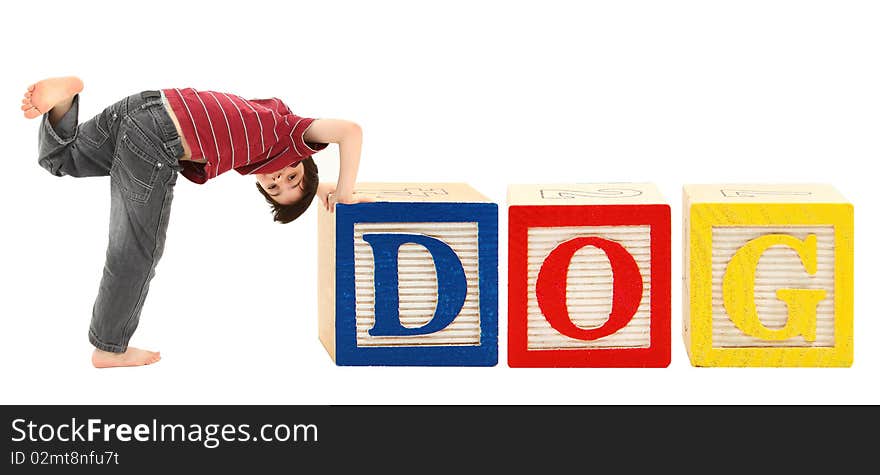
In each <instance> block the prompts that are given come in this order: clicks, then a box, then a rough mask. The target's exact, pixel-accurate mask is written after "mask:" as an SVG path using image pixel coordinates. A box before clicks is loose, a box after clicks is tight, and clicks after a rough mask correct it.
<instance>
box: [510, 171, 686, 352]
mask: <svg viewBox="0 0 880 475" xmlns="http://www.w3.org/2000/svg"><path fill="white" fill-rule="evenodd" d="M507 201H508V205H509V210H508V212H509V215H508V232H509V241H508V254H509V256H508V364H509V366H511V367H666V366H668V365H669V361H670V340H671V336H670V334H671V328H670V318H671V317H670V301H671V295H670V286H671V269H670V261H671V257H670V238H671V232H670V231H671V228H670V206H669V204H667V203H665V202H664V199H663V197H662V196H661V195H660V193H659V191H658V190H657V188H656V187H655V186H654V185H652V184H648V183H615V184H571V185H510V186H509V187H508V197H507Z"/></svg>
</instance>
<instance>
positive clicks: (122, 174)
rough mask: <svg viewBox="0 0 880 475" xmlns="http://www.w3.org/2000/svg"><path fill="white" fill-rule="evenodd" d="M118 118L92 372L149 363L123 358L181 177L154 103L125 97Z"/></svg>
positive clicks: (172, 139)
mask: <svg viewBox="0 0 880 475" xmlns="http://www.w3.org/2000/svg"><path fill="white" fill-rule="evenodd" d="M117 114H118V115H119V119H118V120H119V126H118V131H117V134H118V135H117V137H116V142H117V144H118V145H117V146H116V150H115V152H114V155H113V160H112V162H113V163H112V167H111V169H110V193H111V202H110V234H109V240H108V247H107V255H106V261H105V264H104V274H103V277H102V279H101V284H100V288H99V291H98V297H97V298H96V299H95V305H94V307H93V311H92V322H91V325H90V328H89V341H90V342H91V343H92V345H94V346H95V348H97V349H98V350H100V351H99V352H96V355H95V357H94V358H93V362H94V363H95V365H96V366H130V365H137V364H148V363H150V362H153V361H152V360H151V358H150V355H134V356H136V358H134V361H130V360H131V358H129V359H128V360H126V359H125V356H124V355H125V354H126V353H128V352H127V350H129V348H128V341H129V339H130V338H131V336H132V334H133V333H134V331H135V329H136V328H137V326H138V322H139V319H140V314H141V309H142V306H143V303H144V299H145V298H146V295H147V292H148V290H149V286H150V281H151V280H152V278H153V276H154V275H155V270H156V265H157V264H158V262H159V259H160V258H161V257H162V254H163V251H164V248H165V234H166V230H167V228H168V220H169V217H170V212H171V202H172V199H173V197H174V185H175V183H176V181H177V172H178V170H179V169H180V167H179V165H178V164H177V158H178V157H179V156H180V155H181V154H182V148H180V145H179V143H180V141H179V138H178V137H177V133H176V131H175V129H174V125H173V123H172V122H171V119H170V117H168V114H167V112H166V111H165V109H164V106H163V105H162V102H161V98H160V97H159V96H155V97H154V96H153V95H151V94H148V93H143V94H137V95H134V96H130V97H129V98H127V99H126V100H124V101H123V104H122V108H121V110H120V111H119V112H118V113H117ZM169 126H170V132H169ZM175 155H176V156H175ZM111 353H113V354H116V355H113V354H111ZM116 356H119V357H120V358H122V359H120V358H116ZM156 356H158V355H156ZM144 359H147V360H148V361H144ZM123 360H125V361H123Z"/></svg>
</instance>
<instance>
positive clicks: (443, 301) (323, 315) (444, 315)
mask: <svg viewBox="0 0 880 475" xmlns="http://www.w3.org/2000/svg"><path fill="white" fill-rule="evenodd" d="M355 192H356V193H357V194H359V195H363V196H367V197H370V198H372V199H373V200H375V201H374V202H371V203H359V204H354V205H337V206H336V211H335V212H334V213H330V212H327V211H326V210H325V209H324V208H323V207H322V206H319V211H318V282H319V285H318V302H319V305H318V308H319V337H320V340H321V342H322V343H323V345H324V347H325V348H326V349H327V352H328V353H329V354H330V356H331V357H332V358H333V360H334V361H335V362H336V364H337V365H340V366H342V365H375V366H495V365H496V364H497V363H498V205H497V204H495V203H492V202H491V201H490V200H489V199H488V198H486V197H485V196H483V195H481V194H480V193H478V192H477V191H476V190H474V189H473V188H471V187H470V186H468V185H466V184H464V183H416V184H412V183H361V184H358V187H357V189H356V190H355Z"/></svg>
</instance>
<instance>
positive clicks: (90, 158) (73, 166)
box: [22, 78, 121, 177]
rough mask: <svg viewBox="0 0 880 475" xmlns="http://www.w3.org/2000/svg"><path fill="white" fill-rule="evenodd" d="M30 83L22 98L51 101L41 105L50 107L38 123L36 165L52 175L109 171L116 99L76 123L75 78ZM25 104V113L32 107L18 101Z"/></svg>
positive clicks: (77, 81) (116, 119)
mask: <svg viewBox="0 0 880 475" xmlns="http://www.w3.org/2000/svg"><path fill="white" fill-rule="evenodd" d="M77 86H78V87H77ZM33 87H34V89H33V90H31V91H29V92H28V93H26V95H25V99H23V100H22V102H27V101H35V102H38V103H40V104H46V103H47V102H46V100H47V99H46V98H47V97H50V98H51V99H52V101H53V102H51V103H49V104H50V105H43V107H51V109H49V110H47V111H44V112H45V113H44V114H42V123H41V124H40V136H39V157H38V161H39V163H40V165H41V166H42V167H43V168H45V169H46V170H47V171H48V172H49V173H51V174H53V175H56V176H64V175H70V176H74V177H86V176H107V175H109V174H110V168H111V166H112V161H113V151H114V148H115V141H114V140H113V137H114V135H115V131H116V129H117V128H118V119H119V114H118V110H119V109H120V107H121V105H120V103H116V104H113V105H112V106H110V107H108V108H107V109H105V110H104V111H103V112H101V113H100V114H98V115H97V116H95V117H94V118H92V119H91V120H88V121H86V122H84V123H82V124H79V123H78V122H79V95H78V93H79V91H80V90H81V89H82V83H81V82H79V80H78V79H76V78H58V79H48V80H44V81H40V82H39V83H37V84H36V85H35V86H33ZM27 94H30V96H28V95H27ZM70 94H73V95H70ZM28 105H30V106H31V107H32V109H29V110H28V111H26V112H25V114H27V113H28V112H31V111H33V110H36V107H35V106H33V104H30V102H28V104H24V105H22V108H25V107H27V106H28Z"/></svg>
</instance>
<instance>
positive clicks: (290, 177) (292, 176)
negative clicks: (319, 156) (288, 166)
mask: <svg viewBox="0 0 880 475" xmlns="http://www.w3.org/2000/svg"><path fill="white" fill-rule="evenodd" d="M294 178H296V175H295V174H294V175H290V176H289V177H287V179H288V180H293V179H294Z"/></svg>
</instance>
